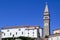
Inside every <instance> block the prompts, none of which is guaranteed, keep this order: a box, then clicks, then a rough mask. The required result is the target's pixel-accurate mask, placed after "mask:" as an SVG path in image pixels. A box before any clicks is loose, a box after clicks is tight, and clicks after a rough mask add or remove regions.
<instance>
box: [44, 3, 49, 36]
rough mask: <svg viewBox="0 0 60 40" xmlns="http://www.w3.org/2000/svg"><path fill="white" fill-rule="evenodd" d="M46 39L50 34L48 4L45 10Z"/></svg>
mask: <svg viewBox="0 0 60 40" xmlns="http://www.w3.org/2000/svg"><path fill="white" fill-rule="evenodd" d="M43 20H44V37H46V36H48V35H49V34H50V14H49V10H48V4H47V3H46V6H45V10H44V18H43Z"/></svg>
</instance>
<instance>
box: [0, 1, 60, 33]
mask: <svg viewBox="0 0 60 40" xmlns="http://www.w3.org/2000/svg"><path fill="white" fill-rule="evenodd" d="M45 2H48V6H49V11H50V20H51V21H50V22H51V25H50V27H51V28H50V29H51V33H52V30H54V29H57V28H60V0H0V28H2V27H4V26H22V25H30V26H38V25H39V26H41V27H42V28H43V13H44V8H45Z"/></svg>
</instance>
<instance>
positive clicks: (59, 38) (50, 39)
mask: <svg viewBox="0 0 60 40" xmlns="http://www.w3.org/2000/svg"><path fill="white" fill-rule="evenodd" d="M48 40H60V36H55V37H50V38H48Z"/></svg>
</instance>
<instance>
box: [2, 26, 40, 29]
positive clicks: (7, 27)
mask: <svg viewBox="0 0 60 40" xmlns="http://www.w3.org/2000/svg"><path fill="white" fill-rule="evenodd" d="M12 28H34V29H37V28H41V27H40V26H5V27H3V28H2V29H12Z"/></svg>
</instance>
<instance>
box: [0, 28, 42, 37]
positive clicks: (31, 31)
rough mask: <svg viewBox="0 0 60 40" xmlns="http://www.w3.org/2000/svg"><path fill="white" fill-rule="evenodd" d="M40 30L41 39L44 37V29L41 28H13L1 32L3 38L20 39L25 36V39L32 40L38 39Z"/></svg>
mask: <svg viewBox="0 0 60 40" xmlns="http://www.w3.org/2000/svg"><path fill="white" fill-rule="evenodd" d="M37 29H38V30H39V33H40V37H42V29H41V28H39V27H14V28H13V27H12V28H3V29H2V30H1V32H3V34H2V38H8V37H20V36H25V37H32V38H37V37H38V36H37V34H38V33H37V32H38V30H37Z"/></svg>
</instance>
